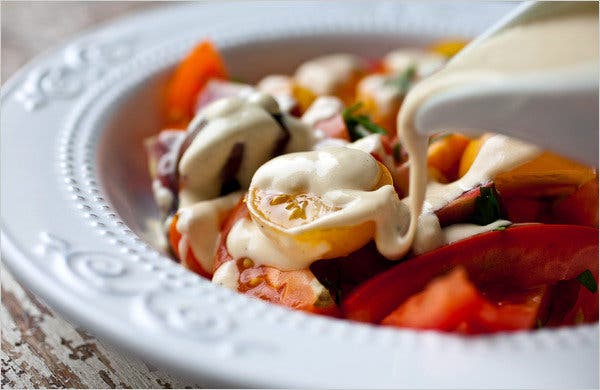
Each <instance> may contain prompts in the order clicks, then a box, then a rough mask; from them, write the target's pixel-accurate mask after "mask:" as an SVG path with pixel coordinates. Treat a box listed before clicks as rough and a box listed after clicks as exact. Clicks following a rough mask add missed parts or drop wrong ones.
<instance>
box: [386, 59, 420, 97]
mask: <svg viewBox="0 0 600 390" xmlns="http://www.w3.org/2000/svg"><path fill="white" fill-rule="evenodd" d="M416 75H417V67H416V66H414V65H411V66H409V67H408V68H406V70H405V71H404V72H402V73H400V74H398V75H397V76H395V77H392V78H390V79H388V80H387V82H386V84H388V85H392V86H394V87H396V88H397V89H398V91H399V92H400V94H401V95H402V96H404V95H406V94H407V93H408V91H409V90H410V89H411V87H412V86H413V83H414V81H415V76H416Z"/></svg>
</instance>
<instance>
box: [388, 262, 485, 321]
mask: <svg viewBox="0 0 600 390" xmlns="http://www.w3.org/2000/svg"><path fill="white" fill-rule="evenodd" d="M483 303H484V301H483V299H482V298H481V296H480V294H479V292H478V291H477V288H475V286H473V284H472V283H469V281H468V280H467V275H466V272H465V270H464V269H463V268H461V267H458V268H456V269H454V270H453V271H452V272H450V273H449V274H448V275H446V276H443V277H440V278H438V279H435V280H433V281H432V282H430V283H429V284H428V285H427V288H426V289H425V290H424V291H422V292H420V293H417V294H415V295H413V296H411V297H410V298H408V299H407V300H406V301H405V302H404V303H402V304H401V305H400V306H399V307H398V308H396V309H395V310H394V311H393V312H392V313H390V314H389V315H387V316H386V317H385V318H384V319H383V321H382V324H383V325H393V326H399V327H407V328H413V329H436V330H443V331H452V330H455V329H456V328H457V327H458V326H459V325H460V324H461V322H462V321H463V319H464V318H468V317H469V316H471V315H472V313H473V312H476V311H477V310H479V309H480V308H481V307H482V306H483Z"/></svg>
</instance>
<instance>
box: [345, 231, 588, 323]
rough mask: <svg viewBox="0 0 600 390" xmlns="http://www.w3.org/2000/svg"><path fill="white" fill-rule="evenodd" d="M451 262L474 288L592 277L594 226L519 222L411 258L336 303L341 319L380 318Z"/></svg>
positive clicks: (529, 285) (524, 285) (528, 285)
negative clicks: (584, 274) (587, 272)
mask: <svg viewBox="0 0 600 390" xmlns="http://www.w3.org/2000/svg"><path fill="white" fill-rule="evenodd" d="M457 265H462V266H463V267H465V269H466V271H467V273H468V275H469V277H470V279H471V280H472V282H473V283H474V284H475V286H476V287H477V288H479V289H482V287H485V286H489V285H492V284H496V285H503V286H506V290H507V291H508V290H510V289H515V290H524V289H528V288H532V287H535V286H542V285H547V284H554V283H556V282H557V281H560V280H568V279H573V278H576V277H577V275H579V274H580V273H581V272H583V271H585V270H586V269H589V270H590V271H591V272H592V274H593V275H594V277H595V278H596V280H598V230H597V229H593V228H588V227H581V226H571V225H541V224H539V225H538V224H531V225H520V226H513V227H510V228H508V229H506V230H503V231H492V232H488V233H483V234H480V235H477V236H473V237H471V238H468V239H465V240H462V241H459V242H456V243H454V244H452V245H447V246H444V247H441V248H438V249H436V250H433V251H431V252H428V253H425V254H422V255H420V256H417V257H414V258H412V259H410V260H408V261H406V262H403V263H400V264H398V265H396V266H395V267H394V268H391V269H390V270H388V271H386V272H384V273H382V274H380V275H377V276H376V277H374V278H372V279H370V280H368V281H367V282H365V283H364V284H362V285H361V286H359V287H358V288H357V289H356V290H354V291H353V292H352V293H351V294H350V295H349V296H348V298H347V299H346V300H344V302H343V303H342V310H343V312H344V314H345V316H346V317H348V318H350V319H353V320H357V321H363V322H373V323H378V322H380V321H381V320H382V319H383V318H384V317H385V316H386V315H387V314H388V313H390V312H391V311H392V310H393V309H394V308H395V307H397V306H398V305H399V304H400V303H402V302H404V301H405V300H406V299H408V298H409V297H410V296H411V295H413V294H415V293H418V292H419V291H422V290H423V289H424V287H425V285H426V284H427V283H428V282H429V281H430V280H432V279H433V278H435V277H436V276H439V275H442V274H444V273H446V272H448V271H449V270H451V269H452V268H454V267H456V266H457Z"/></svg>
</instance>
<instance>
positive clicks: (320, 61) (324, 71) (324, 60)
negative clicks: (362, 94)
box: [294, 54, 362, 95]
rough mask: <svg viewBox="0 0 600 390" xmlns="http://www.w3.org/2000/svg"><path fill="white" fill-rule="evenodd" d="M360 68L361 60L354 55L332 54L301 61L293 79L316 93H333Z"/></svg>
mask: <svg viewBox="0 0 600 390" xmlns="http://www.w3.org/2000/svg"><path fill="white" fill-rule="evenodd" d="M361 68H362V61H361V59H360V58H359V57H357V56H355V55H352V54H332V55H328V56H323V57H318V58H315V59H313V60H310V61H307V62H305V63H303V64H302V65H300V67H299V68H298V70H297V71H296V74H295V75H294V79H295V80H296V82H297V83H298V85H300V86H302V87H304V88H306V89H308V90H310V91H312V92H313V93H315V94H316V95H334V94H335V93H336V91H337V90H338V89H339V88H340V87H341V86H343V85H344V84H346V83H347V82H349V81H350V80H351V79H352V77H353V76H354V75H355V74H356V72H357V71H359V70H360V69H361Z"/></svg>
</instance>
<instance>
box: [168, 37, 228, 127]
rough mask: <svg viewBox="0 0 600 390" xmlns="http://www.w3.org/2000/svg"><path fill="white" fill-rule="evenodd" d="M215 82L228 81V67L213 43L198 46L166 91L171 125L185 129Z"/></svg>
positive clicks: (178, 69) (182, 64)
mask: <svg viewBox="0 0 600 390" xmlns="http://www.w3.org/2000/svg"><path fill="white" fill-rule="evenodd" d="M212 78H216V79H226V78H227V71H226V70H225V63H224V62H223V59H222V58H221V56H220V54H219V52H218V51H217V49H216V48H215V47H214V46H213V44H212V43H211V42H210V41H203V42H201V43H200V44H199V45H197V46H196V47H195V48H194V49H193V50H192V51H191V52H190V53H189V54H188V55H187V57H185V58H184V59H183V61H182V62H181V63H180V64H179V66H178V67H177V70H175V74H174V75H173V77H172V78H171V80H169V84H168V86H167V91H166V109H167V121H168V123H169V125H170V126H173V127H182V128H185V126H187V123H188V122H189V121H190V120H191V119H192V117H193V116H194V106H195V104H196V98H197V96H198V93H199V92H200V91H201V90H202V88H203V87H204V85H205V84H206V83H207V82H208V81H209V80H210V79H212Z"/></svg>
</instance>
